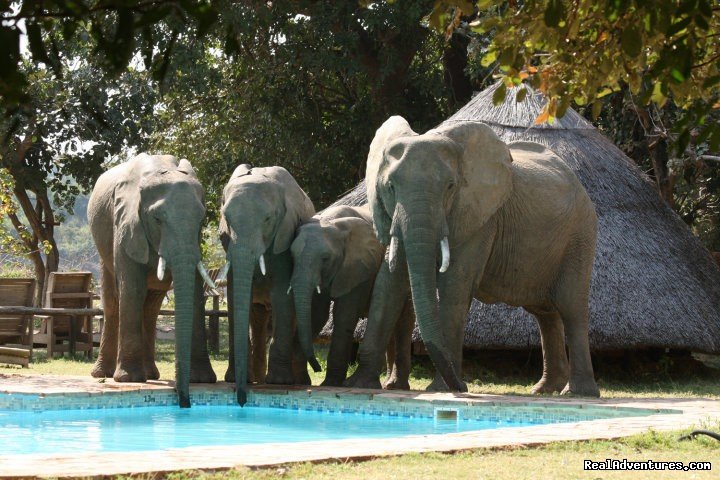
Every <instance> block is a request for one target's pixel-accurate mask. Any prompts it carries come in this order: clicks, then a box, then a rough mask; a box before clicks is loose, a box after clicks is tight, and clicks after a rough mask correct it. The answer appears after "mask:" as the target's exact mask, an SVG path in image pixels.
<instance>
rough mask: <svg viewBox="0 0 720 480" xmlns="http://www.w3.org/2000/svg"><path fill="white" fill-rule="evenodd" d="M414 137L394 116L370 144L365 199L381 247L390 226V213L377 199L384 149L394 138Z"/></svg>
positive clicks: (410, 129)
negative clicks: (368, 205) (366, 199)
mask: <svg viewBox="0 0 720 480" xmlns="http://www.w3.org/2000/svg"><path fill="white" fill-rule="evenodd" d="M414 135H417V133H415V132H414V131H413V129H412V128H410V124H408V122H407V120H405V119H404V118H403V117H401V116H399V115H395V116H392V117H390V118H388V119H387V120H385V123H383V124H382V125H381V126H380V128H378V129H377V132H375V138H373V141H372V143H371V144H370V152H369V153H368V158H367V167H366V168H365V188H367V198H368V203H369V204H370V211H371V215H372V221H373V226H374V227H375V234H376V235H377V238H378V239H380V242H381V243H382V244H383V245H388V244H390V224H391V222H392V218H391V215H392V213H389V212H386V211H385V208H384V207H383V205H382V201H381V200H380V198H379V197H378V187H379V185H378V181H379V180H380V178H381V177H380V170H381V169H382V168H383V164H384V162H383V160H384V157H385V147H386V146H387V145H388V143H390V142H391V141H393V140H395V139H396V138H400V137H409V136H414Z"/></svg>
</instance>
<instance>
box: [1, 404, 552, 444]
mask: <svg viewBox="0 0 720 480" xmlns="http://www.w3.org/2000/svg"><path fill="white" fill-rule="evenodd" d="M445 416H447V415H445ZM450 417H452V415H450ZM542 423H550V422H548V421H543V420H537V419H533V420H532V421H517V420H512V419H507V420H496V419H493V420H487V421H484V420H465V419H462V418H461V419H438V418H410V417H403V416H389V415H382V416H380V415H368V414H356V413H339V412H316V411H308V410H291V409H282V408H270V407H246V408H237V407H236V406H229V407H226V406H193V407H192V408H190V409H179V408H177V407H174V406H168V407H165V406H163V407H136V408H113V409H94V410H93V409H90V410H54V411H53V410H49V411H42V412H28V411H11V410H0V452H2V455H9V454H10V455H14V454H31V453H80V452H117V451H140V450H162V449H166V448H181V447H193V446H220V445H243V444H259V443H275V442H307V441H315V440H336V439H352V438H389V437H401V436H405V435H433V434H442V433H454V432H465V431H470V430H485V429H491V428H499V427H522V426H528V425H537V424H542Z"/></svg>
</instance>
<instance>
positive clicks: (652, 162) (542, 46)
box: [428, 0, 720, 249]
mask: <svg viewBox="0 0 720 480" xmlns="http://www.w3.org/2000/svg"><path fill="white" fill-rule="evenodd" d="M718 12H720V7H718V6H717V5H716V2H711V1H710V0H660V1H648V0H615V1H611V2H593V1H590V0H578V1H573V2H570V1H566V0H534V1H524V2H517V1H513V0H510V1H505V2H492V1H489V0H481V1H477V2H471V1H461V0H449V1H442V0H438V1H436V2H435V4H434V8H433V11H432V13H431V14H430V16H429V17H428V18H429V22H430V24H431V25H432V26H434V27H435V28H436V29H438V30H440V31H446V32H452V31H454V30H457V29H470V30H473V31H474V32H475V40H476V43H479V44H480V45H481V48H480V49H475V51H476V52H477V51H478V50H479V51H480V52H481V53H480V54H477V53H474V54H470V55H469V64H468V67H467V69H468V70H469V71H471V72H477V71H478V70H481V69H482V68H490V69H493V70H494V72H495V74H496V76H497V77H498V78H500V79H501V80H502V82H503V84H502V87H501V88H500V89H498V90H497V94H496V98H495V101H496V102H501V101H503V100H504V98H505V95H506V94H507V92H508V88H509V87H512V86H518V87H520V88H518V89H516V90H514V92H515V95H516V98H517V100H518V101H522V99H523V98H524V97H525V95H527V90H526V89H525V88H523V87H522V85H523V83H526V84H529V85H531V86H532V87H533V88H535V89H536V90H540V91H541V92H543V93H544V94H545V95H546V96H547V97H548V99H549V101H548V103H547V106H546V108H545V110H544V111H543V112H542V113H541V114H540V115H539V116H538V118H537V119H536V122H537V123H542V122H546V121H548V122H552V121H554V119H555V118H556V117H561V116H562V115H563V114H564V113H565V111H566V110H567V108H569V107H570V106H571V105H572V104H575V106H577V107H579V108H580V109H581V110H585V111H587V113H588V117H591V118H592V119H594V120H599V122H600V124H601V125H603V124H605V126H607V123H606V121H607V120H610V124H611V125H612V127H611V128H610V130H609V133H610V135H611V136H613V137H614V139H615V140H616V141H619V142H621V143H622V142H623V141H625V140H626V139H627V137H628V134H631V135H630V136H631V137H633V138H634V141H633V146H632V148H631V149H630V150H629V151H628V153H629V154H630V155H631V156H633V158H635V160H636V161H637V162H638V163H639V164H640V165H641V166H644V167H647V168H646V170H647V171H648V172H649V173H650V174H651V176H652V177H653V178H654V179H655V181H656V183H657V186H658V191H659V193H660V195H661V196H662V197H663V198H664V199H665V200H666V202H667V203H668V204H669V205H670V206H673V207H674V208H676V209H677V210H678V212H679V213H680V214H681V215H682V216H683V218H684V219H685V220H686V221H687V222H688V223H689V224H690V225H691V226H693V227H694V228H695V229H696V231H697V232H698V233H700V234H701V235H702V236H703V238H704V240H705V241H706V244H708V245H709V246H710V247H711V248H716V249H718V248H720V243H719V242H718V240H710V239H711V238H717V234H711V233H710V232H711V231H712V228H713V227H710V225H715V226H717V225H719V224H720V204H719V202H720V191H719V190H718V185H717V184H718V180H717V179H718V173H720V172H719V170H718V167H719V166H720V165H719V164H718V162H717V161H716V160H715V158H717V157H718V156H719V155H718V152H719V150H718V149H719V148H720V122H718V120H719V119H720V118H719V117H720V115H718V114H719V113H720V112H719V110H718V109H719V107H720V102H719V99H720V14H718ZM466 15H472V17H468V16H466ZM463 20H464V21H463ZM476 78H477V77H476ZM605 105H608V106H610V108H606V109H603V107H604V106H605ZM601 114H602V115H601ZM621 120H622V121H621ZM625 145H626V146H627V145H629V144H627V143H626V144H625ZM715 228H716V227H715ZM702 232H705V233H704V234H703V233H702Z"/></svg>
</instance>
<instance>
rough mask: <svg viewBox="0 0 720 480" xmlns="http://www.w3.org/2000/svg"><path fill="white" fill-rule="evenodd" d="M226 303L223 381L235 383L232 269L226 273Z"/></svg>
mask: <svg viewBox="0 0 720 480" xmlns="http://www.w3.org/2000/svg"><path fill="white" fill-rule="evenodd" d="M227 302H228V344H229V348H228V349H229V353H228V368H227V370H225V381H226V382H229V383H235V342H233V338H235V315H234V312H235V310H234V306H233V305H234V303H233V274H232V269H231V270H230V272H229V273H228V279H227Z"/></svg>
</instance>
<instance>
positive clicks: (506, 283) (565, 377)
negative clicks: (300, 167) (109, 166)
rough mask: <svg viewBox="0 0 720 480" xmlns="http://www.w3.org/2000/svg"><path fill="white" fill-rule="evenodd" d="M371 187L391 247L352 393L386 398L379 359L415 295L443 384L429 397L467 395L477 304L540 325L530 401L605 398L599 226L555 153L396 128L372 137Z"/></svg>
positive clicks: (465, 133) (470, 132) (472, 125)
mask: <svg viewBox="0 0 720 480" xmlns="http://www.w3.org/2000/svg"><path fill="white" fill-rule="evenodd" d="M365 181H366V185H367V196H368V202H369V204H370V208H371V212H372V219H373V226H374V229H375V233H376V235H377V236H378V238H379V240H380V241H381V242H382V243H383V244H384V245H389V247H388V253H387V255H386V257H385V259H384V261H383V265H382V266H381V268H380V271H379V273H378V276H377V278H376V280H375V286H374V289H373V293H372V299H371V306H370V312H369V319H368V328H367V331H366V336H365V341H364V342H363V343H362V344H361V346H360V350H359V352H358V359H359V364H360V365H359V367H358V369H357V371H356V372H355V374H354V375H353V376H352V377H351V378H349V379H348V381H347V382H346V383H347V384H348V385H353V386H360V387H375V388H377V387H378V386H379V383H378V373H379V371H380V370H381V368H382V365H381V364H382V354H381V352H380V349H381V348H382V347H384V345H386V344H387V339H388V338H389V335H390V332H391V331H392V327H391V326H392V323H393V322H394V320H395V319H396V318H397V317H398V311H399V309H400V308H401V307H400V306H401V305H402V302H400V301H398V299H401V298H403V296H405V295H407V294H408V291H411V293H412V299H413V305H414V307H415V314H416V317H417V322H418V325H419V327H420V333H421V335H422V338H423V341H424V342H425V346H426V348H427V350H428V353H429V355H430V357H431V359H432V361H433V363H434V365H435V368H436V370H437V373H438V374H439V375H436V376H435V379H434V380H433V382H432V383H431V385H430V387H428V388H429V389H431V390H440V389H447V388H449V389H451V390H455V391H466V390H467V386H466V384H465V383H464V382H463V381H462V370H461V365H462V348H463V339H464V329H465V321H466V318H467V312H468V310H469V307H470V303H471V301H472V299H473V297H475V298H477V299H478V300H480V301H482V302H484V303H495V302H504V303H506V304H509V305H512V306H521V307H523V308H525V309H526V310H527V311H528V312H530V313H531V314H532V315H533V316H534V317H535V318H536V320H537V322H538V325H539V328H540V335H541V344H542V350H543V374H542V378H541V379H540V381H539V382H538V383H537V384H536V385H535V386H534V388H533V392H534V393H545V392H556V391H561V392H562V393H570V394H576V395H584V396H599V390H598V387H597V384H596V383H595V379H594V375H593V367H592V363H591V359H590V348H589V341H588V296H589V289H590V277H591V272H592V266H593V261H594V257H595V242H596V236H597V216H596V214H595V208H594V206H593V204H592V202H591V200H590V198H589V197H588V195H587V192H586V191H585V189H584V188H583V187H582V185H581V184H580V182H579V180H578V179H577V177H576V176H575V174H574V173H573V172H572V171H571V170H570V169H569V168H568V167H567V166H566V165H565V163H564V162H563V161H562V160H561V159H560V158H559V157H558V156H557V155H556V154H555V153H553V152H552V151H550V150H549V149H547V148H546V147H544V146H542V145H539V144H536V143H530V142H516V143H512V144H509V145H506V144H505V143H503V142H502V141H501V140H500V139H499V138H498V137H497V135H496V134H495V133H494V132H493V131H492V129H491V128H490V127H488V126H487V125H485V124H483V123H479V122H456V123H451V124H449V125H445V126H441V127H439V128H437V129H434V130H430V131H428V132H426V133H425V134H417V133H415V132H414V131H413V130H412V129H411V128H410V125H409V124H408V123H407V121H406V120H405V119H403V118H402V117H399V116H394V117H391V118H389V119H388V120H387V121H386V122H385V123H384V124H383V125H382V126H381V127H380V128H379V129H378V130H377V132H376V134H375V138H374V139H373V141H372V143H371V146H370V151H369V155H368V160H367V172H366V178H365ZM451 252H452V261H451V256H450V254H451ZM438 267H439V268H438ZM566 337H567V346H568V349H569V361H568V354H567V353H566V350H565V338H566Z"/></svg>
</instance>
